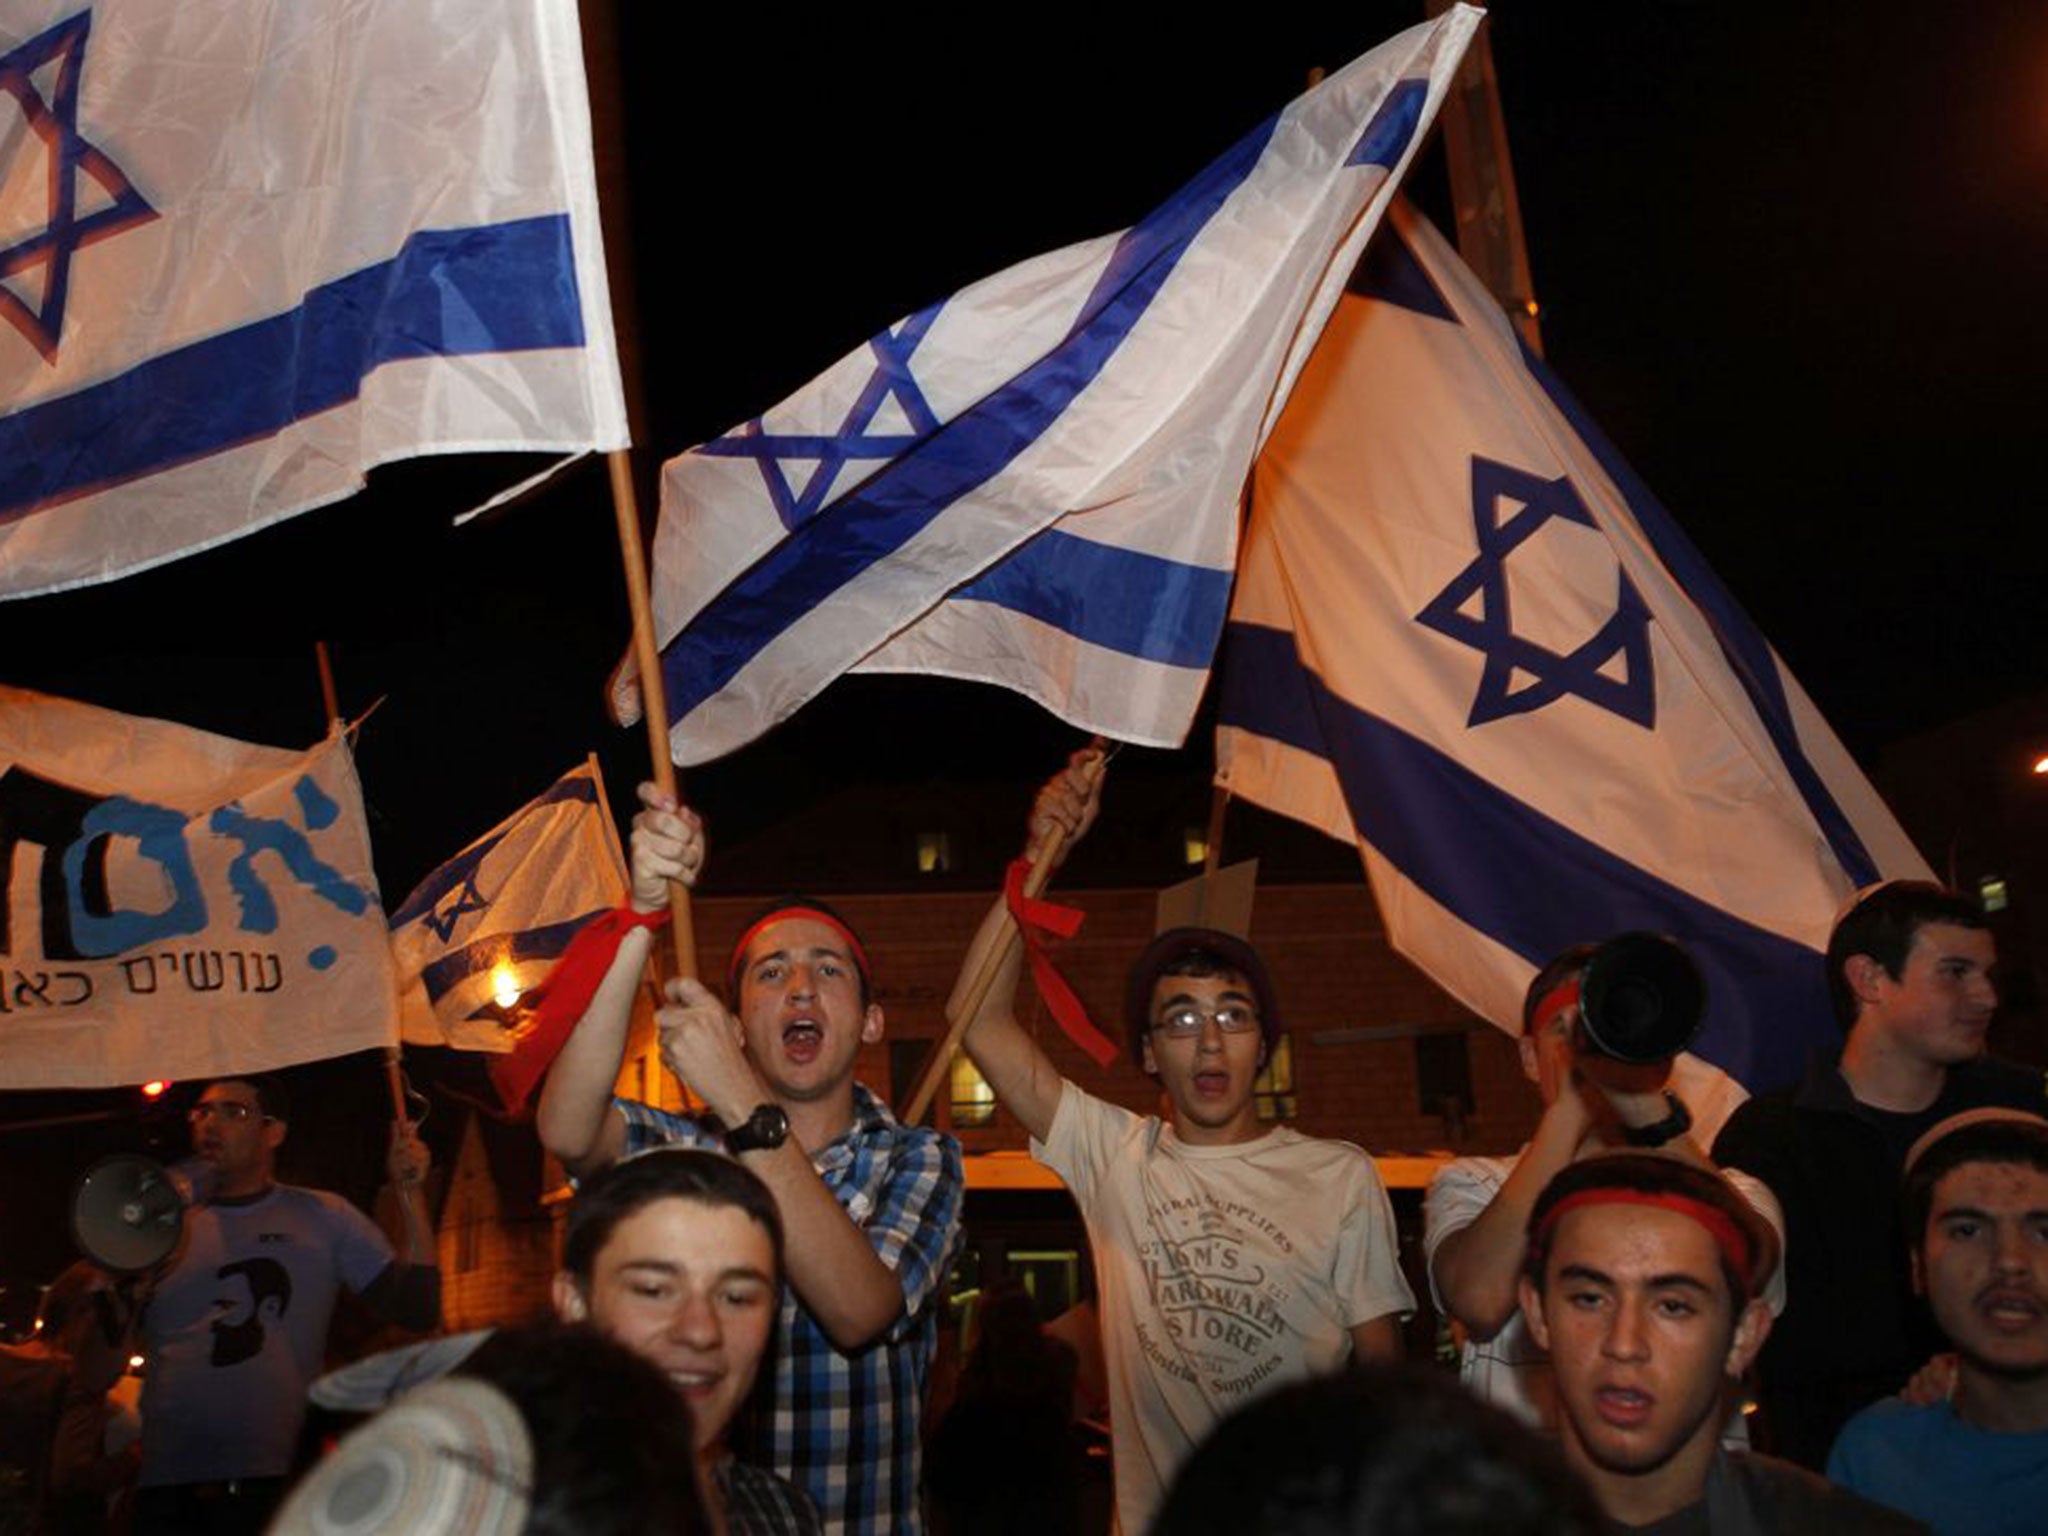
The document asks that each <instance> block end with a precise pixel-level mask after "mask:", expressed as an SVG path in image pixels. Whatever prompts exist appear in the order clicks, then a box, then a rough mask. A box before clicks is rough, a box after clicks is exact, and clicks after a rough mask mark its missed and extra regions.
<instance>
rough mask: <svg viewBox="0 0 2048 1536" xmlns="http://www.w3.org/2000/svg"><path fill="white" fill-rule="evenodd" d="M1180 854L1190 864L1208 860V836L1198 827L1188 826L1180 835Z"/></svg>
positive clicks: (1202, 862) (1204, 862)
mask: <svg viewBox="0 0 2048 1536" xmlns="http://www.w3.org/2000/svg"><path fill="white" fill-rule="evenodd" d="M1180 850H1181V855H1182V857H1183V858H1185V859H1186V860H1187V861H1188V863H1190V864H1206V863H1208V862H1209V837H1208V834H1207V833H1205V832H1204V831H1202V829H1201V828H1200V827H1189V828H1188V829H1187V830H1186V831H1185V832H1183V833H1181V835H1180Z"/></svg>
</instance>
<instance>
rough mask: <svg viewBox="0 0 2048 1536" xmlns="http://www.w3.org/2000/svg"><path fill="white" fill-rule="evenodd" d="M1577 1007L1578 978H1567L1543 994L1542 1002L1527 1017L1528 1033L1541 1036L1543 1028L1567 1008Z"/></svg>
mask: <svg viewBox="0 0 2048 1536" xmlns="http://www.w3.org/2000/svg"><path fill="white" fill-rule="evenodd" d="M1578 1006H1579V978H1578V977H1577V976H1567V977H1565V979H1564V980H1563V981H1560V982H1559V983H1558V984H1557V985H1556V986H1554V987H1552V988H1551V989H1550V990H1549V991H1548V992H1546V993H1544V994H1543V997H1542V1000H1541V1001H1539V1002H1538V1003H1537V1004H1536V1009H1535V1011H1534V1012H1533V1013H1531V1014H1530V1015H1529V1033H1530V1034H1532V1035H1540V1034H1542V1033H1543V1028H1544V1026H1545V1025H1546V1024H1548V1023H1549V1022H1550V1021H1551V1020H1552V1019H1554V1018H1556V1017H1557V1016H1558V1015H1559V1014H1560V1013H1563V1012H1564V1011H1565V1010H1566V1009H1567V1008H1576V1007H1578Z"/></svg>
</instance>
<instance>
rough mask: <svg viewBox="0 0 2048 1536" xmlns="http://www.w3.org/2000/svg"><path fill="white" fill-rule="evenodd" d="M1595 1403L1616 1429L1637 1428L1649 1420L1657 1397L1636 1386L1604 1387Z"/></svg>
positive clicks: (1596, 1396)
mask: <svg viewBox="0 0 2048 1536" xmlns="http://www.w3.org/2000/svg"><path fill="white" fill-rule="evenodd" d="M1593 1403H1594V1406H1595V1408H1596V1409H1597V1410H1598V1411H1599V1414H1600V1417H1601V1418H1602V1419H1603V1420H1605V1421H1606V1422H1607V1423H1609V1424H1612V1425H1613V1426H1614V1427H1615V1428H1616V1429H1635V1428H1638V1427H1639V1426H1641V1425H1642V1424H1645V1423H1647V1422H1648V1420H1649V1417H1650V1410H1651V1409H1652V1408H1654V1407H1655V1406H1656V1399H1654V1398H1652V1397H1651V1396H1650V1394H1649V1393H1647V1392H1639V1391H1637V1390H1636V1389H1635V1388H1634V1387H1603V1388H1601V1389H1600V1390H1599V1391H1598V1392H1597V1393H1595V1394H1594V1397H1593Z"/></svg>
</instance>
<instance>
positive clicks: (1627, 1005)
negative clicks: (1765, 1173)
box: [1573, 933, 1707, 1146]
mask: <svg viewBox="0 0 2048 1536" xmlns="http://www.w3.org/2000/svg"><path fill="white" fill-rule="evenodd" d="M1706 1005H1707V984H1706V979H1705V978H1704V977H1703V976H1702V975H1701V974H1700V969H1699V967H1698V966H1697V965H1696V964H1694V963H1693V959H1692V957H1691V956H1690V955H1688V954H1687V953H1686V952H1685V951H1684V950H1683V949H1681V948H1680V947H1679V946H1678V945H1677V944H1676V943H1675V942H1674V941H1672V940H1670V939H1667V938H1665V937H1664V936H1663V935H1662V934H1656V933H1624V934H1619V935H1617V936H1616V937H1614V938H1612V939H1609V940H1608V941H1607V942H1606V943H1604V944H1602V945H1601V946H1600V947H1599V948H1598V949H1596V950H1595V951H1594V952H1593V954H1592V956H1591V958H1589V959H1588V960H1587V962H1586V968H1585V969H1584V970H1583V971H1582V972H1581V973H1580V975H1579V1017H1578V1025H1577V1028H1576V1030H1575V1031H1574V1036H1573V1056H1574V1070H1575V1072H1576V1074H1577V1075H1578V1076H1580V1077H1582V1078H1584V1079H1585V1080H1586V1081H1587V1082H1590V1083H1592V1084H1593V1085H1594V1086H1595V1087H1597V1088H1598V1089H1599V1090H1600V1091H1601V1094H1602V1095H1603V1096H1604V1097H1605V1098H1606V1100H1607V1102H1608V1105H1609V1107H1610V1108H1611V1109H1612V1110H1613V1111H1614V1113H1615V1115H1616V1116H1617V1117H1618V1118H1619V1119H1620V1120H1621V1122H1622V1124H1623V1127H1624V1131H1623V1139H1625V1140H1628V1141H1635V1142H1639V1144H1641V1145H1646V1146H1657V1145H1661V1144H1662V1140H1660V1139H1659V1137H1660V1135H1661V1137H1662V1139H1669V1138H1670V1137H1672V1136H1676V1135H1679V1134H1682V1133H1683V1131H1684V1130H1685V1129H1686V1128H1687V1127H1688V1126H1689V1125H1690V1123H1691V1122H1690V1117H1689V1116H1688V1115H1687V1114H1686V1113H1685V1110H1684V1108H1683V1106H1681V1105H1679V1104H1677V1103H1676V1101H1675V1100H1673V1099H1671V1097H1670V1096H1669V1095H1668V1094H1667V1093H1666V1092H1665V1084H1666V1082H1667V1081H1668V1080H1669V1078H1670V1076H1671V1063H1672V1059H1673V1058H1674V1057H1676V1056H1677V1055H1678V1054H1679V1053H1680V1052H1681V1051H1683V1050H1685V1049H1686V1048H1687V1047H1688V1046H1690V1045H1691V1044H1692V1042H1693V1040H1694V1038H1695V1037H1696V1036H1697V1035H1698V1034H1699V1031H1700V1024H1701V1021H1702V1020H1703V1019H1704V1018H1705V1017H1706ZM1639 1132H1650V1133H1652V1134H1648V1135H1638V1134H1637V1133H1639Z"/></svg>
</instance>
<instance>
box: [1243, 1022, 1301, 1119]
mask: <svg viewBox="0 0 2048 1536" xmlns="http://www.w3.org/2000/svg"><path fill="white" fill-rule="evenodd" d="M1252 1092H1253V1095H1254V1100H1253V1101H1254V1103H1256V1104H1257V1106H1258V1111H1259V1118H1260V1119H1261V1120H1292V1119H1293V1118H1294V1050H1293V1047H1292V1046H1291V1045H1290V1043H1289V1042H1288V1039H1287V1037H1286V1036H1285V1035H1282V1036H1281V1037H1280V1038H1279V1039H1278V1040H1277V1041H1275V1042H1274V1045H1273V1054H1272V1055H1270V1056H1268V1057H1267V1058H1266V1066H1265V1070H1264V1071H1262V1072H1260V1073H1259V1075H1258V1077H1257V1078H1255V1079H1254V1080H1253V1082H1252Z"/></svg>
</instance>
